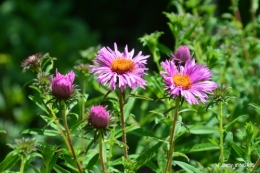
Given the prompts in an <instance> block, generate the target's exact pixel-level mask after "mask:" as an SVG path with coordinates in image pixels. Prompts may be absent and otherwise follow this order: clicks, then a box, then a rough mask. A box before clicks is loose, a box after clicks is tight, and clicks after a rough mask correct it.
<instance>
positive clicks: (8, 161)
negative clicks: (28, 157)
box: [0, 151, 20, 172]
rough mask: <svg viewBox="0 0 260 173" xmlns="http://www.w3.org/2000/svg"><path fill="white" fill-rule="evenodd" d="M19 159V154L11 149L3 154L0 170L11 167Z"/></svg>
mask: <svg viewBox="0 0 260 173" xmlns="http://www.w3.org/2000/svg"><path fill="white" fill-rule="evenodd" d="M19 160H20V157H19V155H18V154H16V153H15V152H14V151H11V152H10V153H8V154H7V155H6V156H5V158H4V160H3V161H2V162H1V163H0V172H4V171H6V170H8V169H10V168H12V167H13V166H14V164H16V163H17V162H18V161H19Z"/></svg>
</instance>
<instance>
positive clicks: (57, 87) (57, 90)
mask: <svg viewBox="0 0 260 173" xmlns="http://www.w3.org/2000/svg"><path fill="white" fill-rule="evenodd" d="M74 78H75V73H74V72H73V71H71V72H69V73H68V74H66V75H62V74H60V73H59V72H58V69H56V76H55V77H54V78H53V79H52V81H51V90H52V93H53V95H54V96H55V97H56V98H58V99H61V100H63V99H68V98H70V96H71V95H72V94H73V92H74V86H73V82H74Z"/></svg>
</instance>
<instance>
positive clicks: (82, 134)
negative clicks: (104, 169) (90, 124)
mask: <svg viewBox="0 0 260 173" xmlns="http://www.w3.org/2000/svg"><path fill="white" fill-rule="evenodd" d="M85 83H86V78H85V76H83V87H82V88H83V89H82V100H81V120H82V121H84V113H85V95H84V94H85V92H86V84H85ZM84 133H85V132H84V130H82V132H81V136H82V139H81V152H82V153H83V154H82V162H81V167H82V172H84V158H85V152H84V151H85V140H84V138H83V136H84Z"/></svg>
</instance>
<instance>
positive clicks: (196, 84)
mask: <svg viewBox="0 0 260 173" xmlns="http://www.w3.org/2000/svg"><path fill="white" fill-rule="evenodd" d="M162 67H163V68H164V70H165V72H161V75H162V77H163V79H164V83H165V84H166V88H165V90H167V91H168V93H169V94H171V95H172V96H174V97H177V96H179V95H181V96H183V97H184V98H185V99H186V100H187V102H188V103H189V104H199V101H198V99H197V98H199V99H200V100H201V102H203V103H205V102H206V101H207V98H208V96H207V93H211V92H212V91H213V90H214V89H215V88H216V87H217V84H216V83H215V82H212V81H209V80H210V78H211V76H212V72H211V71H210V70H209V69H208V68H207V67H206V66H204V65H198V64H196V63H195V60H194V59H192V60H189V61H187V62H186V63H185V65H184V66H179V67H177V66H176V65H175V63H174V61H168V60H166V61H165V62H162Z"/></svg>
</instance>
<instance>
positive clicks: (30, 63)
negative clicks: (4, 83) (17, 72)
mask: <svg viewBox="0 0 260 173" xmlns="http://www.w3.org/2000/svg"><path fill="white" fill-rule="evenodd" d="M41 56H42V55H41V54H40V53H38V54H35V55H32V56H29V57H28V58H27V59H25V60H24V61H23V62H22V67H23V72H26V71H27V70H28V69H31V70H33V71H37V72H39V70H40V68H41V67H40V63H41Z"/></svg>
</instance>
